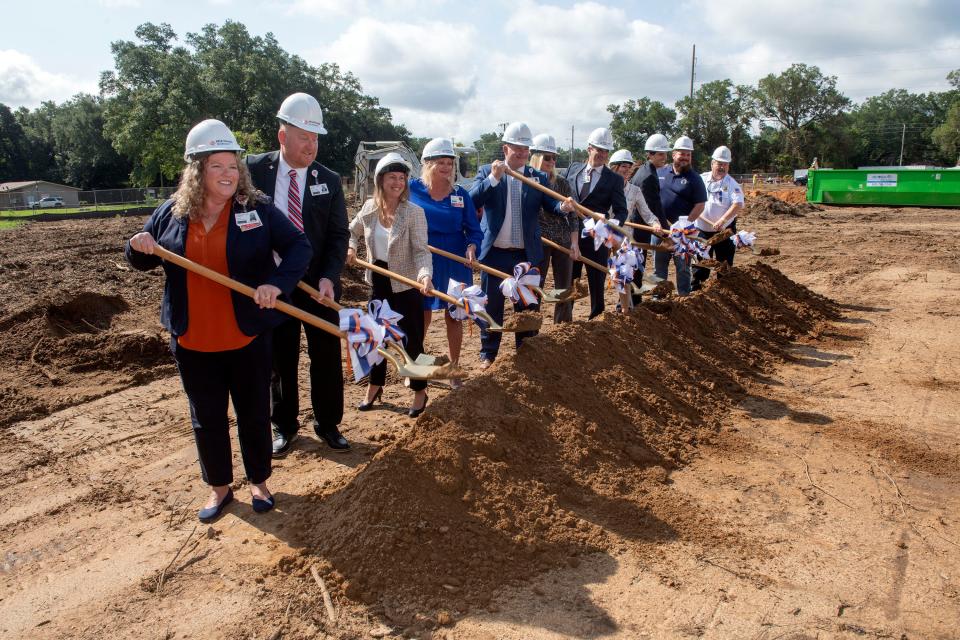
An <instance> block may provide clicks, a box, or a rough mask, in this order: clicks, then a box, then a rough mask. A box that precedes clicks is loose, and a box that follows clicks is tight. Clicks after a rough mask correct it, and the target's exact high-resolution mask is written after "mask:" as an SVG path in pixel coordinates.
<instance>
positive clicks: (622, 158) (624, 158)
mask: <svg viewBox="0 0 960 640" xmlns="http://www.w3.org/2000/svg"><path fill="white" fill-rule="evenodd" d="M621 162H629V163H630V164H633V154H632V153H630V150H629V149H620V150H619V151H615V152H614V154H613V155H612V156H610V164H619V163H621Z"/></svg>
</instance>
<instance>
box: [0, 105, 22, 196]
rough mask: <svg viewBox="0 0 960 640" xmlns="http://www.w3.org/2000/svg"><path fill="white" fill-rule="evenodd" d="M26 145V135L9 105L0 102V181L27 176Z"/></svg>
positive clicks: (20, 178)
mask: <svg viewBox="0 0 960 640" xmlns="http://www.w3.org/2000/svg"><path fill="white" fill-rule="evenodd" d="M26 147H27V135H26V134H25V133H24V131H23V127H21V126H20V123H19V122H18V121H17V118H16V117H15V116H14V115H13V111H11V110H10V107H8V106H7V105H5V104H2V103H0V182H10V181H13V180H26V179H27V178H28V176H29V173H28V169H29V165H28V162H27V150H26Z"/></svg>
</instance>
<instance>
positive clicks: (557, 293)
mask: <svg viewBox="0 0 960 640" xmlns="http://www.w3.org/2000/svg"><path fill="white" fill-rule="evenodd" d="M427 248H428V249H430V251H431V252H433V253H435V254H437V255H438V256H443V257H444V258H449V259H450V260H453V261H454V262H459V263H460V264H464V265H466V266H468V267H471V268H473V267H476V268H477V269H480V270H481V271H486V272H487V273H489V274H490V275H492V276H496V277H498V278H500V279H501V280H506V279H507V278H509V277H510V276H509V275H508V274H506V273H504V272H503V271H499V270H497V269H494V268H492V267H488V266H487V265H485V264H480V263H479V262H476V263H473V262H470V261H469V260H467V259H466V258H463V257H461V256H458V255H457V254H455V253H450V252H449V251H444V250H443V249H437V248H436V247H430V246H428V247H427ZM525 286H527V287H529V288H530V289H532V290H533V291H534V292H536V294H537V295H538V296H540V301H541V302H551V303H554V304H556V303H558V302H570V301H571V300H576V299H577V298H582V297H583V295H582V292H581V291H580V290H577V291H574V290H573V289H546V290H544V289H541V288H540V287H535V286H532V285H525Z"/></svg>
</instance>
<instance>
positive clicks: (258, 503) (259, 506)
mask: <svg viewBox="0 0 960 640" xmlns="http://www.w3.org/2000/svg"><path fill="white" fill-rule="evenodd" d="M275 504H277V503H276V501H275V500H274V499H273V496H270V497H269V498H267V499H266V500H261V499H260V498H254V499H253V510H254V511H256V512H257V513H266V512H267V511H270V509H273V507H274V505H275Z"/></svg>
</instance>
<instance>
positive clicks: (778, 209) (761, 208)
mask: <svg viewBox="0 0 960 640" xmlns="http://www.w3.org/2000/svg"><path fill="white" fill-rule="evenodd" d="M811 211H823V207H820V206H817V205H815V204H812V203H810V202H797V203H792V202H786V201H785V200H783V199H781V198H778V197H776V196H774V195H772V194H769V193H763V192H759V191H758V192H754V193H753V194H751V195H750V196H749V197H748V198H747V200H746V206H745V211H744V214H745V215H748V216H750V218H751V219H753V220H769V219H771V218H775V217H777V216H795V217H800V216H803V215H805V214H807V213H810V212H811Z"/></svg>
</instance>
